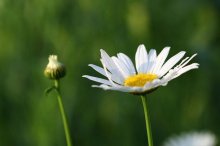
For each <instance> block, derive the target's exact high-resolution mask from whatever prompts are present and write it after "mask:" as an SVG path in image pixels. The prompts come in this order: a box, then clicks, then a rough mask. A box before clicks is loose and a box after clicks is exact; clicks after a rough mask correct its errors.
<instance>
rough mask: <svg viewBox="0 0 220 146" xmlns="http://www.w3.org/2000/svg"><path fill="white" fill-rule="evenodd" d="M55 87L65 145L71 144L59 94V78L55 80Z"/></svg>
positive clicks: (69, 145) (70, 145)
mask: <svg viewBox="0 0 220 146" xmlns="http://www.w3.org/2000/svg"><path fill="white" fill-rule="evenodd" d="M55 87H56V90H57V93H58V96H57V100H58V103H59V109H60V113H61V116H62V121H63V127H64V131H65V135H66V142H67V146H72V143H71V137H70V131H69V127H68V122H67V118H66V114H65V111H64V107H63V102H62V96H61V93H60V86H59V80H55Z"/></svg>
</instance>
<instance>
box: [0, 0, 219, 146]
mask: <svg viewBox="0 0 220 146" xmlns="http://www.w3.org/2000/svg"><path fill="white" fill-rule="evenodd" d="M219 26H220V1H219V0H191V1H184V0H169V1H163V0H146V1H143V0H136V1H134V0H120V1H118V0H111V1H110V0H109V1H107V0H93V1H91V0H31V1H30V0H0V66H1V69H0V75H1V79H0V146H64V145H66V142H65V135H64V131H63V125H62V121H61V117H60V113H59V109H58V103H57V99H56V94H55V93H51V94H50V95H49V96H45V95H44V90H45V89H46V88H48V87H50V86H51V85H52V84H53V82H51V81H50V80H48V79H46V78H45V77H44V76H43V70H44V68H45V66H46V64H47V63H48V55H49V54H57V55H58V56H59V60H60V61H61V62H63V63H64V64H65V65H66V67H67V76H66V77H65V78H63V79H62V81H61V84H62V92H63V100H64V105H65V109H66V112H67V115H68V119H69V124H70V129H71V134H72V139H73V144H74V146H146V145H147V138H146V132H145V122H144V115H143V109H142V103H141V99H140V98H139V97H138V96H133V95H130V94H126V93H120V92H114V91H103V90H101V89H96V88H91V87H90V86H91V85H92V84H94V82H91V81H89V80H87V79H84V78H82V77H81V76H82V75H84V74H89V75H94V76H100V75H99V74H98V73H96V72H95V71H93V70H92V69H91V68H89V67H88V66H87V65H88V64H90V63H93V64H97V65H101V63H100V60H99V59H100V52H99V49H101V48H103V49H105V50H106V51H107V52H108V53H109V54H110V55H115V54H116V53H118V52H123V53H125V54H127V55H128V56H130V57H131V58H132V59H133V60H134V54H135V52H136V48H137V46H138V45H139V44H142V43H143V44H145V46H146V48H148V50H149V49H150V48H155V49H156V50H157V51H158V52H159V51H161V50H162V49H163V47H165V46H171V51H170V54H169V57H171V56H172V55H174V54H176V53H178V52H179V51H181V50H186V51H187V54H186V56H191V55H192V54H194V53H198V56H197V57H196V58H195V59H194V60H193V62H198V63H199V64H200V68H199V69H198V70H193V71H190V72H189V73H187V74H184V75H183V76H181V77H180V78H178V79H175V80H174V81H172V82H170V83H169V85H168V86H166V87H161V88H159V89H158V90H157V91H156V92H154V93H152V94H150V95H149V96H148V97H149V98H148V102H149V107H150V114H151V123H152V130H153V138H154V143H155V145H157V146H159V145H162V143H163V142H164V141H165V140H166V139H167V138H168V137H170V136H172V135H175V134H180V133H182V132H188V131H210V132H212V133H214V134H215V135H216V136H217V137H218V139H219V140H220V125H219V123H220V115H219V112H220V97H219V95H220V94H219V93H220V92H219V83H220V78H219V74H220V69H219V67H220V57H219V55H220V49H219V48H220V27H219ZM100 77H101V76H100Z"/></svg>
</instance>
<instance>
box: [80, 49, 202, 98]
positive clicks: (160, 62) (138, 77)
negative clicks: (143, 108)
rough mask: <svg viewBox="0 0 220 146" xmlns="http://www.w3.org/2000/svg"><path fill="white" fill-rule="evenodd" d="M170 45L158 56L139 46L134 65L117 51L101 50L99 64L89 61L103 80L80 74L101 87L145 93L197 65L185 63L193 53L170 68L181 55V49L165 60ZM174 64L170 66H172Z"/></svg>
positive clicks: (182, 53) (182, 52) (183, 52)
mask: <svg viewBox="0 0 220 146" xmlns="http://www.w3.org/2000/svg"><path fill="white" fill-rule="evenodd" d="M169 50H170V47H165V48H164V49H163V50H162V51H161V52H160V54H159V55H157V52H156V50H154V49H151V50H150V51H149V52H148V53H147V51H146V49H145V46H144V45H139V47H138V49H137V52H136V54H135V67H134V65H133V63H132V61H131V59H130V58H129V57H128V56H127V55H125V54H123V53H118V54H117V57H116V56H112V57H110V56H109V55H108V54H107V53H106V52H105V51H104V50H102V49H101V50H100V51H101V62H102V66H103V68H102V67H99V66H96V65H93V64H89V66H90V67H92V68H93V69H94V70H96V71H97V72H99V73H100V74H102V75H103V76H105V77H107V80H106V79H102V78H97V77H94V76H89V75H84V76H83V77H85V78H88V79H89V80H92V81H95V82H98V83H101V85H93V86H92V87H98V88H102V89H105V90H117V91H122V92H129V93H133V94H146V93H149V92H151V91H153V90H154V89H156V88H157V87H159V86H165V85H167V83H168V82H169V81H171V80H172V79H175V78H176V77H178V76H180V75H182V74H183V73H185V72H187V71H189V70H192V69H196V68H198V66H199V64H198V63H192V64H190V65H187V64H188V63H189V61H190V60H191V59H192V58H193V57H195V56H196V54H194V55H193V56H192V57H186V58H185V59H183V60H182V62H181V63H179V65H177V66H176V67H174V65H175V64H176V63H178V62H179V61H180V60H181V59H182V58H183V56H184V54H185V51H181V52H179V53H178V54H176V55H174V56H173V57H171V58H170V59H169V60H168V61H166V62H165V60H166V58H167V56H168V53H169ZM173 67H174V68H173Z"/></svg>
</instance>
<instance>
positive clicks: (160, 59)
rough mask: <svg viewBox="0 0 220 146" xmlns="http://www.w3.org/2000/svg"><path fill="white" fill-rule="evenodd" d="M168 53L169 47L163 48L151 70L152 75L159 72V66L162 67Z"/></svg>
mask: <svg viewBox="0 0 220 146" xmlns="http://www.w3.org/2000/svg"><path fill="white" fill-rule="evenodd" d="M169 51H170V47H165V48H164V49H163V50H162V51H161V52H160V54H159V55H158V57H157V62H156V65H155V67H154V69H153V73H155V74H157V73H158V71H159V70H160V68H161V66H162V65H163V63H164V61H165V60H166V58H167V56H168V53H169Z"/></svg>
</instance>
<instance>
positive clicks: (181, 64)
mask: <svg viewBox="0 0 220 146" xmlns="http://www.w3.org/2000/svg"><path fill="white" fill-rule="evenodd" d="M196 55H197V54H193V55H192V56H191V57H190V58H189V59H188V58H187V59H188V60H187V59H184V62H181V63H180V64H179V65H178V67H179V68H182V67H184V66H185V65H186V64H187V63H189V61H190V60H192V59H193V58H194V57H195V56H196Z"/></svg>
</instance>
